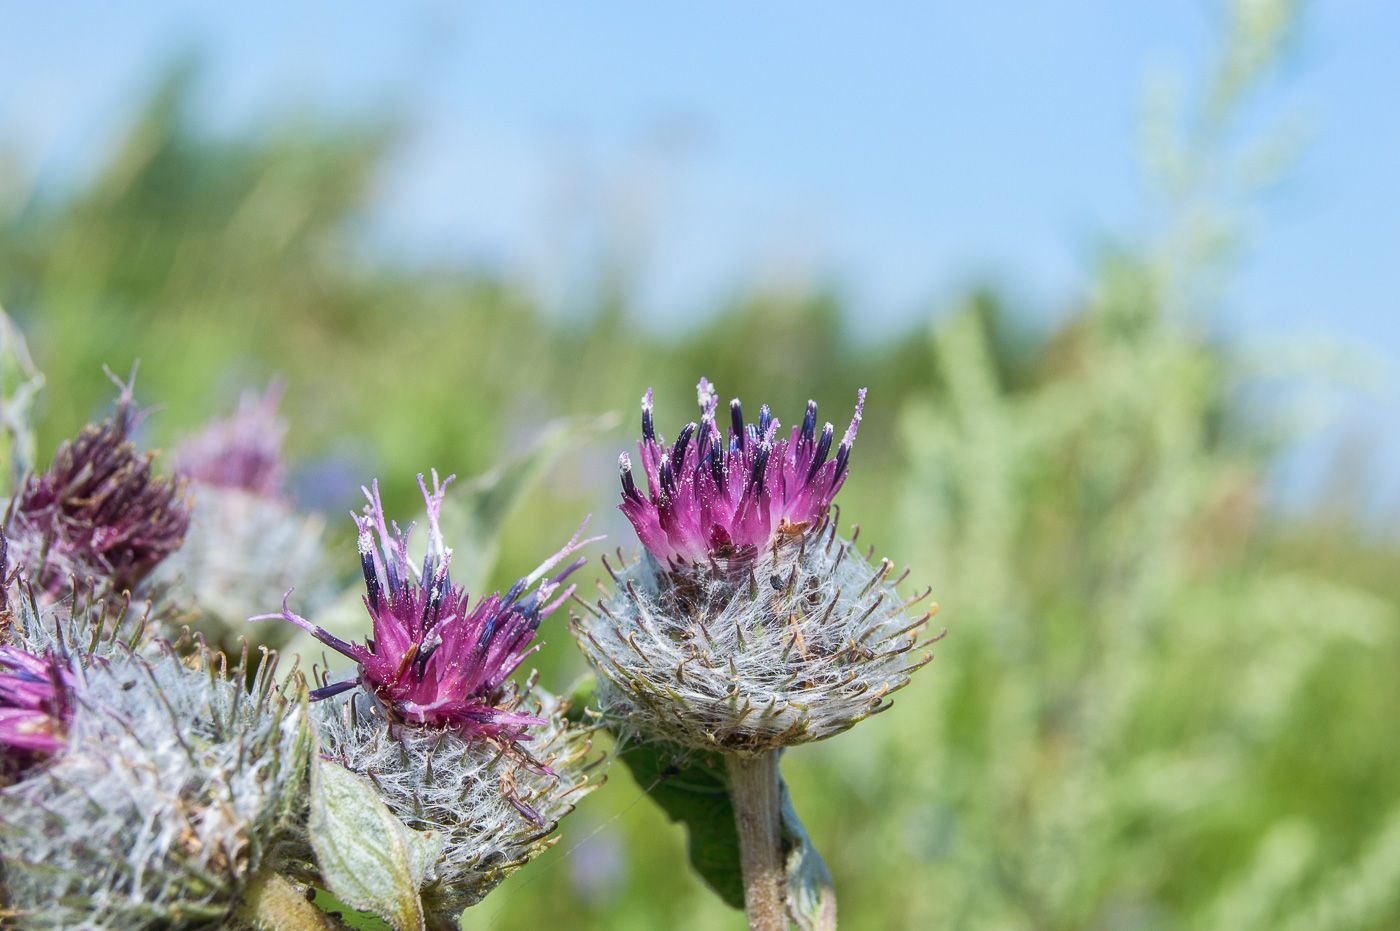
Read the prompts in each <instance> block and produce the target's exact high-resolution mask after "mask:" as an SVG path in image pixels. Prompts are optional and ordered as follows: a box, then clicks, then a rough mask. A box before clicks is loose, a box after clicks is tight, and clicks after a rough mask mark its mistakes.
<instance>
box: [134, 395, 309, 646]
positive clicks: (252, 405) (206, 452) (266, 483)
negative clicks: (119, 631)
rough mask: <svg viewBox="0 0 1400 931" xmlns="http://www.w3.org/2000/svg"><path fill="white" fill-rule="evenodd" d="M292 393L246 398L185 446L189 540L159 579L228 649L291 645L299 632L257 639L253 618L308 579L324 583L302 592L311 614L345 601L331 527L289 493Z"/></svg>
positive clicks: (178, 455) (266, 630) (179, 463)
mask: <svg viewBox="0 0 1400 931" xmlns="http://www.w3.org/2000/svg"><path fill="white" fill-rule="evenodd" d="M282 390H283V385H282V383H281V382H280V381H274V382H273V383H272V384H271V385H269V386H268V388H267V391H265V392H264V393H263V395H262V396H261V397H258V396H257V395H256V394H253V393H252V392H245V393H244V395H243V398H242V400H241V401H240V402H239V406H238V411H237V413H235V414H234V415H233V416H232V417H227V418H216V419H214V420H211V421H210V422H209V423H208V424H207V425H206V426H205V427H204V429H203V430H202V431H201V432H200V433H198V434H197V435H195V436H193V437H190V438H187V439H185V440H182V441H181V442H180V443H179V444H178V445H177V446H176V448H175V456H174V459H175V471H176V473H177V474H178V475H180V476H182V477H183V478H185V479H186V480H188V482H189V484H190V488H191V490H192V491H193V499H194V500H193V504H192V506H191V517H190V526H189V532H188V533H187V534H186V537H185V543H184V545H183V546H182V547H180V549H179V550H177V551H176V552H175V553H173V554H172V555H171V557H170V558H169V559H167V560H166V561H165V562H164V563H163V564H162V565H161V567H160V569H159V573H158V574H159V578H161V579H163V580H166V581H168V582H169V583H170V584H171V585H172V586H173V587H174V588H175V589H176V590H177V591H178V592H180V593H182V594H183V595H184V596H185V600H187V601H188V602H190V603H193V604H196V605H198V608H199V617H198V618H197V619H195V620H194V621H193V623H192V626H193V627H195V628H196V629H198V630H200V631H201V632H203V633H204V634H205V635H206V636H208V637H210V638H211V639H212V640H215V641H216V642H217V643H218V645H219V646H220V647H222V648H223V649H225V650H230V651H232V650H235V649H236V648H237V646H236V645H237V640H238V637H239V636H240V635H241V634H249V635H250V636H251V638H252V639H253V641H254V642H256V643H265V644H268V645H272V646H279V645H281V644H282V643H284V642H285V641H286V639H287V638H288V637H289V636H290V634H291V632H292V629H291V628H289V627H288V626H287V625H286V624H284V623H280V622H269V623H266V624H263V625H260V626H259V628H258V629H257V630H255V631H252V632H249V631H247V629H246V628H244V627H243V620H244V618H246V617H247V616H248V615H249V614H251V613H253V612H254V611H257V610H259V609H260V608H261V606H263V605H266V604H268V603H269V602H270V601H275V599H277V598H278V597H280V596H281V594H282V593H283V592H285V591H286V590H287V589H289V588H291V587H292V586H293V585H296V584H298V582H299V580H314V581H313V582H312V584H311V585H310V586H307V585H303V586H302V588H301V596H300V597H301V600H302V603H303V604H304V605H307V606H308V609H309V610H312V611H314V610H316V609H318V608H320V607H321V606H323V605H325V604H327V603H329V602H330V601H331V600H332V599H333V598H334V597H335V590H334V588H333V585H332V584H331V582H330V580H331V579H332V578H333V577H334V576H333V573H331V572H330V571H329V569H328V567H327V565H326V559H325V553H324V550H323V548H322V537H323V535H324V532H325V521H324V520H323V519H322V517H321V516H320V515H318V514H311V515H308V514H302V513H299V512H298V511H297V510H296V509H295V508H294V507H293V506H292V504H291V503H290V502H289V501H288V500H286V499H285V497H284V496H283V494H282V491H283V476H284V473H285V469H284V467H283V463H282V457H281V447H282V439H283V437H284V436H285V435H286V432H287V424H286V422H285V421H283V420H282V419H281V418H280V417H278V416H277V404H278V402H279V401H280V400H281V397H282Z"/></svg>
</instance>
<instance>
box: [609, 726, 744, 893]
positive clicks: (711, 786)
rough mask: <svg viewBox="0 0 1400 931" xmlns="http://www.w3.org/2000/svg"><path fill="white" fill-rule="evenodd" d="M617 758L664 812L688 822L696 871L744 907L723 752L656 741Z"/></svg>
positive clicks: (737, 842) (631, 748) (741, 878)
mask: <svg viewBox="0 0 1400 931" xmlns="http://www.w3.org/2000/svg"><path fill="white" fill-rule="evenodd" d="M619 759H621V760H622V762H623V763H625V764H627V768H628V769H629V770H630V771H631V772H632V778H633V779H635V780H636V781H637V784H638V785H639V786H641V787H642V788H643V789H648V788H649V789H650V791H649V792H648V793H647V795H648V796H649V797H650V798H651V800H652V801H653V802H655V803H656V804H657V805H660V806H661V810H662V811H664V812H665V813H666V816H667V817H669V818H670V819H671V820H672V821H678V822H680V823H682V824H684V825H685V826H686V829H687V830H688V832H689V835H690V843H689V853H690V864H691V866H693V867H695V871H696V872H697V873H699V874H700V877H701V878H702V879H704V880H705V882H706V883H707V884H708V885H709V887H710V888H711V889H713V890H714V891H715V894H716V895H718V896H719V897H720V898H721V899H723V900H724V902H725V904H726V905H729V906H730V907H731V908H739V909H742V908H743V907H744V875H743V870H742V869H741V867H740V865H739V832H738V829H737V828H736V827H735V826H734V805H733V803H732V802H731V801H730V799H729V776H728V774H727V771H726V769H725V765H724V757H723V756H721V755H720V754H718V753H699V752H696V751H691V750H687V749H685V748H683V747H679V746H676V745H673V744H667V743H662V742H659V741H658V742H651V743H645V744H639V745H636V746H633V747H630V748H629V749H627V750H624V751H623V752H622V753H621V754H619Z"/></svg>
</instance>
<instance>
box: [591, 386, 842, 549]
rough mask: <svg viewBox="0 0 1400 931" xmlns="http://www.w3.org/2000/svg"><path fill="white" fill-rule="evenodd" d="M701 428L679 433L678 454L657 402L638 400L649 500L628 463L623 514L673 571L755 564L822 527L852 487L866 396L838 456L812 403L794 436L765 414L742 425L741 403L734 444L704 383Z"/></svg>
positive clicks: (733, 405) (623, 465)
mask: <svg viewBox="0 0 1400 931" xmlns="http://www.w3.org/2000/svg"><path fill="white" fill-rule="evenodd" d="M699 400H700V422H699V424H696V423H694V422H691V423H688V424H686V425H685V426H684V427H682V428H681V431H680V434H679V435H678V436H677V437H676V442H675V444H674V445H673V446H670V447H668V446H667V445H666V440H665V438H664V437H663V436H662V435H661V434H660V433H658V432H657V430H656V426H655V424H654V423H653V420H652V397H651V390H650V389H648V390H647V393H646V395H645V396H644V397H643V398H642V439H641V441H640V442H639V443H638V444H637V448H638V451H639V452H640V454H641V465H642V470H643V472H645V473H646V479H647V493H646V494H645V495H644V494H643V493H642V492H641V490H640V489H639V488H638V487H637V485H636V482H635V480H634V479H633V477H632V464H631V461H630V460H629V459H628V457H627V454H626V453H623V454H622V456H621V459H620V461H619V466H620V470H621V473H622V504H621V505H620V507H621V509H622V512H623V513H624V514H626V515H627V519H628V520H630V521H631V522H632V526H633V527H635V528H636V530H637V536H638V537H639V538H640V539H641V541H642V545H643V546H645V547H646V548H647V549H648V550H650V551H651V553H652V554H653V555H654V556H656V558H657V559H659V560H661V561H663V562H666V563H668V564H670V565H672V566H677V565H683V564H692V565H699V564H710V565H718V564H719V562H720V561H724V562H729V561H735V560H737V561H739V562H743V561H750V560H752V559H754V558H756V557H757V556H759V555H761V554H763V553H765V552H767V551H769V550H770V549H772V547H773V546H774V544H775V543H776V542H778V541H780V540H782V539H785V538H791V537H796V536H800V535H802V534H803V533H805V532H806V531H807V530H809V529H810V528H812V527H814V526H815V525H816V524H817V523H819V522H821V521H822V520H823V519H824V518H825V517H826V513H827V509H828V508H830V506H831V502H832V499H833V498H835V497H836V493H837V492H838V491H840V490H841V485H842V484H843V483H844V482H845V481H846V472H847V469H848V465H849V461H850V456H851V445H852V444H853V443H854V442H855V438H856V430H857V429H858V428H859V427H860V417H861V411H862V409H863V408H864V407H865V390H864V389H861V391H860V393H859V394H858V395H857V400H856V413H855V416H854V417H853V418H852V419H851V425H850V426H849V427H848V428H847V429H846V434H845V436H844V437H843V438H842V440H841V444H840V446H839V447H837V450H836V455H835V457H834V458H831V459H828V458H827V457H828V456H830V454H831V442H832V438H833V437H834V436H835V429H834V428H833V427H832V425H831V424H830V423H827V424H826V425H825V426H824V427H822V430H821V432H820V434H819V433H818V432H817V402H816V401H808V402H807V411H806V413H805V414H804V415H803V418H802V423H801V424H800V425H799V426H796V427H793V428H792V430H791V431H790V434H789V435H788V436H779V430H780V425H779V423H778V420H777V419H776V418H775V417H773V415H772V413H771V412H770V411H769V410H768V405H766V404H765V405H763V407H761V408H760V409H759V413H758V422H757V423H756V424H755V423H745V422H744V411H743V408H742V406H741V405H740V403H739V399H738V398H735V399H734V400H733V401H731V402H729V428H728V435H727V437H726V436H725V434H724V433H722V432H721V427H720V424H719V423H718V421H717V420H716V415H715V410H716V407H717V404H718V400H717V396H716V394H715V390H714V387H713V386H712V385H711V384H710V383H709V381H708V380H707V379H704V378H702V379H700V384H699Z"/></svg>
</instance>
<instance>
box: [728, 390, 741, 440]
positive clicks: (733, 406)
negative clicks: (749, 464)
mask: <svg viewBox="0 0 1400 931" xmlns="http://www.w3.org/2000/svg"><path fill="white" fill-rule="evenodd" d="M729 423H730V426H731V428H732V429H733V431H734V441H735V442H737V443H738V444H739V449H743V448H744V407H743V405H742V404H740V403H739V399H738V398H735V399H734V400H732V401H730V402H729Z"/></svg>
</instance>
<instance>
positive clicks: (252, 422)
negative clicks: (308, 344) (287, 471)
mask: <svg viewBox="0 0 1400 931" xmlns="http://www.w3.org/2000/svg"><path fill="white" fill-rule="evenodd" d="M284 389H285V385H284V384H283V383H282V382H280V381H274V382H273V383H272V384H270V385H268V387H267V390H266V391H265V392H263V395H262V397H258V396H257V395H256V394H254V393H253V392H251V391H248V392H244V394H243V397H242V398H240V399H239V402H238V410H237V412H236V413H234V415H233V416H232V417H226V418H217V419H214V420H211V421H209V423H208V424H206V425H205V427H204V430H203V431H201V432H200V433H198V434H196V435H195V436H191V437H187V438H186V439H184V440H182V441H180V443H179V444H178V445H177V446H176V447H175V454H174V460H175V470H176V471H177V472H179V473H180V474H182V475H184V476H186V477H188V478H189V479H190V480H191V481H194V482H198V483H200V484H203V485H211V486H215V487H218V488H239V489H242V490H244V491H247V492H251V493H253V494H256V495H260V496H263V497H267V498H275V497H279V496H280V495H281V494H282V485H283V481H284V478H285V475H284V470H283V467H282V440H283V439H284V438H285V437H286V435H287V424H286V422H285V421H283V420H282V419H281V418H280V417H278V416H277V405H278V404H280V403H281V401H282V392H283V390H284Z"/></svg>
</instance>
